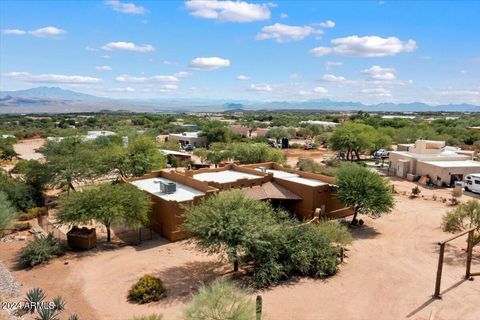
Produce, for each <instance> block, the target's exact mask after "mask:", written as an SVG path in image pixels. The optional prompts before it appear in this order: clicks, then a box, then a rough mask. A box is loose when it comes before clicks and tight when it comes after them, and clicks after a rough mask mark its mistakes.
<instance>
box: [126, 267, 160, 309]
mask: <svg viewBox="0 0 480 320" xmlns="http://www.w3.org/2000/svg"><path fill="white" fill-rule="evenodd" d="M164 296H165V288H164V287H163V282H162V280H160V279H158V278H155V277H153V276H151V275H149V274H146V275H144V276H143V277H141V278H140V279H139V280H138V281H137V282H136V283H135V284H134V285H133V286H132V287H131V288H130V290H129V291H128V299H129V300H130V301H134V302H138V303H148V302H152V301H158V300H160V298H162V297H164Z"/></svg>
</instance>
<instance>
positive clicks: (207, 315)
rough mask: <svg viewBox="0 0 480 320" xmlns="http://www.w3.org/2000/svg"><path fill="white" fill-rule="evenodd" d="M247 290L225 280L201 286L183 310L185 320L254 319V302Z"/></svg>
mask: <svg viewBox="0 0 480 320" xmlns="http://www.w3.org/2000/svg"><path fill="white" fill-rule="evenodd" d="M248 293H249V292H247V291H245V290H242V289H240V288H238V287H237V286H235V285H234V284H233V283H231V282H227V281H226V280H222V279H220V280H215V281H214V282H212V283H211V284H210V285H208V286H201V287H200V288H199V290H198V292H197V293H196V294H195V295H194V296H193V299H192V302H191V304H190V305H189V306H188V307H187V309H186V310H185V319H187V320H227V319H228V320H255V302H254V301H253V300H252V299H251V298H250V297H249V295H248Z"/></svg>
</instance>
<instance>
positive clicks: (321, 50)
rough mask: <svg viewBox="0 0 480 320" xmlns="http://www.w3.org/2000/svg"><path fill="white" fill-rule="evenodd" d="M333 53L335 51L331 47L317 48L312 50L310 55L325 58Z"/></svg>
mask: <svg viewBox="0 0 480 320" xmlns="http://www.w3.org/2000/svg"><path fill="white" fill-rule="evenodd" d="M332 52H333V49H332V48H329V47H316V48H313V49H312V50H310V53H311V54H313V55H314V56H317V57H321V56H325V55H327V54H330V53H332Z"/></svg>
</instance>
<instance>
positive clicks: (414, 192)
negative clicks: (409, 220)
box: [410, 186, 422, 198]
mask: <svg viewBox="0 0 480 320" xmlns="http://www.w3.org/2000/svg"><path fill="white" fill-rule="evenodd" d="M421 192H422V191H421V190H420V188H419V187H418V186H415V187H414V188H413V189H412V192H411V193H410V197H411V198H416V197H418V195H419V194H420V193H421Z"/></svg>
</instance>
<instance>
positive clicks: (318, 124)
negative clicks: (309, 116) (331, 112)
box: [300, 120, 339, 129]
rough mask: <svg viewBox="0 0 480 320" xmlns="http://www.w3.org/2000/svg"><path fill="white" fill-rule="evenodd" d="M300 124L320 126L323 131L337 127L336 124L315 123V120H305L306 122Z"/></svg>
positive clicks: (326, 122) (327, 122)
mask: <svg viewBox="0 0 480 320" xmlns="http://www.w3.org/2000/svg"><path fill="white" fill-rule="evenodd" d="M302 124H313V125H317V126H322V127H324V128H325V129H333V128H335V127H336V126H338V125H339V123H337V122H330V121H317V120H307V121H300V125H302Z"/></svg>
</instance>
